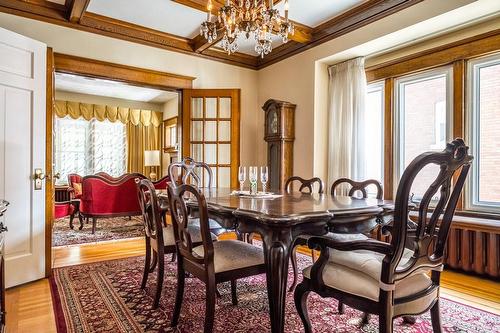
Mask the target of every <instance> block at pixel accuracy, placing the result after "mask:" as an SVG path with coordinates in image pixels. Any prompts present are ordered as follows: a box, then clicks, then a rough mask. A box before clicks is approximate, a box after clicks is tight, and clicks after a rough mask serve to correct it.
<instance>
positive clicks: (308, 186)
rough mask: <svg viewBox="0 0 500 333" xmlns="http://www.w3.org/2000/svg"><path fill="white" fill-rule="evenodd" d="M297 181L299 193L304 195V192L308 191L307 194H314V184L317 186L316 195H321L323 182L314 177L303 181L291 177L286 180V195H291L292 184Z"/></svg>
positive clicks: (300, 178)
mask: <svg viewBox="0 0 500 333" xmlns="http://www.w3.org/2000/svg"><path fill="white" fill-rule="evenodd" d="M295 181H297V182H299V183H300V187H299V192H302V193H306V192H305V190H308V191H309V193H311V194H312V193H313V192H314V184H318V193H320V194H322V193H323V187H324V186H323V181H322V180H321V179H320V178H318V177H314V178H311V179H304V178H302V177H299V176H293V177H290V178H288V180H287V181H286V183H285V191H286V193H291V192H292V184H293V183H294V182H295Z"/></svg>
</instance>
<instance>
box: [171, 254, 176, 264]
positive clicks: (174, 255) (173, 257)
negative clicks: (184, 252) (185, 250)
mask: <svg viewBox="0 0 500 333" xmlns="http://www.w3.org/2000/svg"><path fill="white" fill-rule="evenodd" d="M176 258H177V253H176V252H174V253H172V259H170V262H175V259H176Z"/></svg>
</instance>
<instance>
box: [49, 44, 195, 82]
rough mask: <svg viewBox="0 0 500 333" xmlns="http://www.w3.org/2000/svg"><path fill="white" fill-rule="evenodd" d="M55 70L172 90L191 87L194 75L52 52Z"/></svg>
mask: <svg viewBox="0 0 500 333" xmlns="http://www.w3.org/2000/svg"><path fill="white" fill-rule="evenodd" d="M54 68H55V71H56V72H61V73H68V74H77V75H84V76H88V77H93V78H99V79H109V78H112V79H113V80H115V81H120V82H124V83H127V84H131V85H137V86H143V87H152V88H162V89H165V87H168V88H170V89H172V90H178V89H191V88H192V87H193V80H194V79H195V78H194V77H191V76H185V75H179V74H172V73H165V72H160V71H155V70H151V69H144V68H139V67H132V66H126V65H120V64H114V63H110V62H106V61H100V60H95V59H89V58H82V57H77V56H72V55H67V54H62V53H54Z"/></svg>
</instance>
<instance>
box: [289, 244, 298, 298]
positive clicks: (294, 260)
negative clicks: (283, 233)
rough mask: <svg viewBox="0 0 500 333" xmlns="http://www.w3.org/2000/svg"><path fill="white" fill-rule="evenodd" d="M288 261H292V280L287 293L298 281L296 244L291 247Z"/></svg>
mask: <svg viewBox="0 0 500 333" xmlns="http://www.w3.org/2000/svg"><path fill="white" fill-rule="evenodd" d="M290 261H291V262H292V270H293V281H292V285H291V286H290V288H289V289H288V292H289V293H290V292H292V291H293V290H294V289H295V287H296V286H297V282H298V281H297V280H298V277H299V272H298V270H297V246H294V247H293V248H292V253H291V258H290Z"/></svg>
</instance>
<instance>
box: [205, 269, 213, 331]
mask: <svg viewBox="0 0 500 333" xmlns="http://www.w3.org/2000/svg"><path fill="white" fill-rule="evenodd" d="M206 288H207V289H206V296H205V301H206V302H205V304H206V305H205V306H206V308H205V327H204V330H203V332H204V333H212V332H213V329H214V318H215V290H216V287H215V281H214V280H213V279H212V280H211V279H210V278H209V280H208V281H207V285H206Z"/></svg>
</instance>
